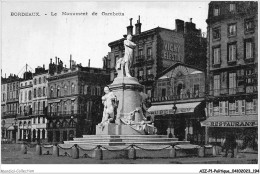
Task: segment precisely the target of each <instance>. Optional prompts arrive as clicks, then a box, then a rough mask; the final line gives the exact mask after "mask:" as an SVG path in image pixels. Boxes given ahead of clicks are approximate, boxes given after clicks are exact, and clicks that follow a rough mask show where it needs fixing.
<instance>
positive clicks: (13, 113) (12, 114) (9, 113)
mask: <svg viewBox="0 0 260 174" xmlns="http://www.w3.org/2000/svg"><path fill="white" fill-rule="evenodd" d="M16 116H17V111H7V112H2V119H5V118H14V117H16Z"/></svg>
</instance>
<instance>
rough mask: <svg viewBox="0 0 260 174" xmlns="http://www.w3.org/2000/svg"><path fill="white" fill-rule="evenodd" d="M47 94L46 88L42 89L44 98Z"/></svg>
mask: <svg viewBox="0 0 260 174" xmlns="http://www.w3.org/2000/svg"><path fill="white" fill-rule="evenodd" d="M45 92H46V88H45V87H43V89H42V96H45V95H46V94H45Z"/></svg>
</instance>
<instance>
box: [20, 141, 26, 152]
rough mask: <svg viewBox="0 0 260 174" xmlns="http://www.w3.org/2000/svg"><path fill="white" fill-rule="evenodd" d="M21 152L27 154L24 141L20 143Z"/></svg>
mask: <svg viewBox="0 0 260 174" xmlns="http://www.w3.org/2000/svg"><path fill="white" fill-rule="evenodd" d="M21 153H22V154H27V146H26V144H24V143H23V144H22V145H21Z"/></svg>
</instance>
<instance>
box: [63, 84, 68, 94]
mask: <svg viewBox="0 0 260 174" xmlns="http://www.w3.org/2000/svg"><path fill="white" fill-rule="evenodd" d="M64 95H68V86H67V85H64Z"/></svg>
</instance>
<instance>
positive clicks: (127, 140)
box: [73, 137, 178, 142]
mask: <svg viewBox="0 0 260 174" xmlns="http://www.w3.org/2000/svg"><path fill="white" fill-rule="evenodd" d="M73 140H74V141H86V142H96V141H101V142H160V141H178V138H135V137H131V138H125V137H124V138H107V137H106V138H103V139H100V138H74V139H73Z"/></svg>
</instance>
